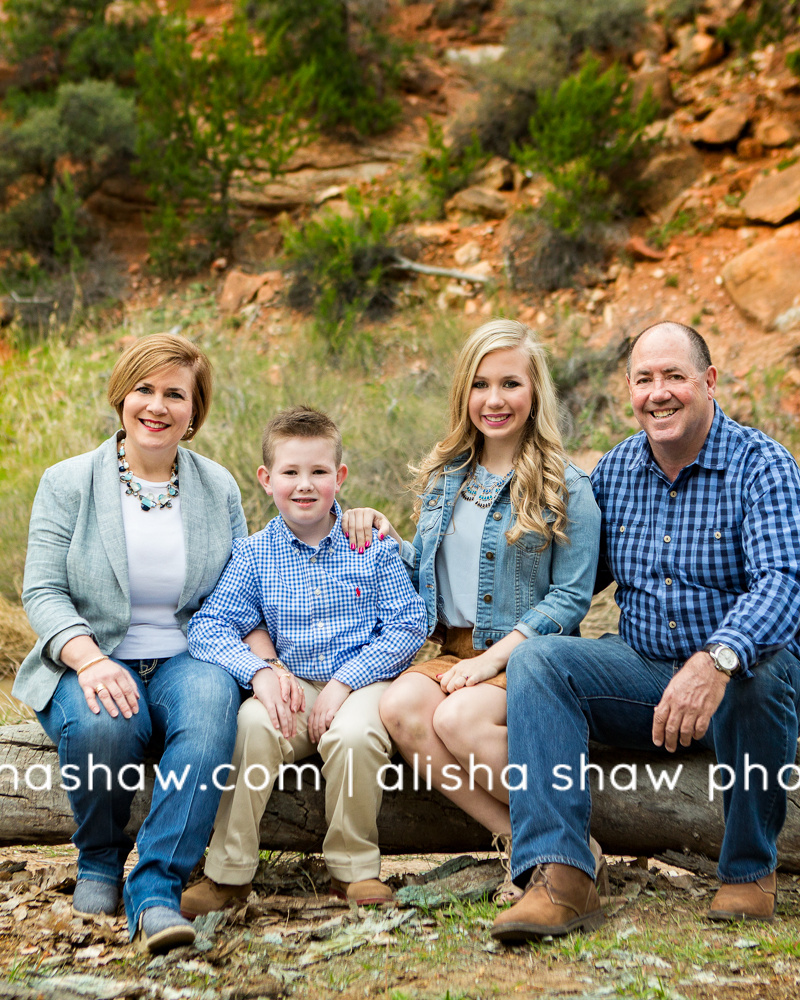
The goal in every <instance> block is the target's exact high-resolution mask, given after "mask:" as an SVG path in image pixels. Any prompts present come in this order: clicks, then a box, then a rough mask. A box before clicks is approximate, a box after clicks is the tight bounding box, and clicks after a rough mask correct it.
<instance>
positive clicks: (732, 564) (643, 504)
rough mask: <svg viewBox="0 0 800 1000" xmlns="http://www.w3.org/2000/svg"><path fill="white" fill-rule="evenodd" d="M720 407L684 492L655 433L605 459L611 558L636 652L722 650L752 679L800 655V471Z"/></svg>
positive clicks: (686, 472) (602, 485) (600, 480)
mask: <svg viewBox="0 0 800 1000" xmlns="http://www.w3.org/2000/svg"><path fill="white" fill-rule="evenodd" d="M714 410H715V412H714V420H713V423H712V425H711V429H710V431H709V433H708V437H707V438H706V441H705V444H704V445H703V448H702V450H701V451H700V454H699V455H698V456H697V458H696V460H695V461H694V462H693V463H692V464H691V465H689V466H687V467H686V468H685V469H682V470H681V472H680V474H679V475H678V477H677V479H676V480H675V482H674V483H670V482H669V481H668V479H667V477H666V476H665V474H664V473H663V472H662V471H661V469H660V468H659V466H658V465H657V464H656V462H655V459H654V458H653V454H652V452H651V450H650V445H649V443H648V441H647V437H646V436H645V433H644V431H640V432H639V433H638V434H636V435H635V436H634V437H632V438H629V439H628V440H627V441H623V442H622V443H621V444H619V445H617V447H616V448H614V449H612V450H611V451H610V452H609V453H608V454H607V455H605V456H604V457H603V458H602V459H601V460H600V462H599V463H598V465H597V468H596V469H595V471H594V473H593V474H592V485H593V487H594V492H595V497H596V499H597V503H598V505H599V507H600V510H601V512H602V515H603V530H602V536H601V555H600V559H601V566H602V561H603V557H604V554H605V557H606V559H607V561H608V566H609V568H610V570H611V573H612V575H613V578H614V580H616V582H617V593H616V599H617V603H618V604H619V606H620V609H621V612H622V613H621V617H620V635H621V637H622V638H623V639H624V640H625V642H627V643H628V645H629V646H631V647H633V648H634V649H635V650H637V651H638V652H640V653H643V654H644V655H645V656H649V657H652V658H654V659H660V660H671V659H677V660H682V661H685V660H687V659H688V658H689V657H690V656H691V655H692V654H693V653H696V652H697V651H698V650H699V649H702V647H703V646H704V645H706V643H709V642H721V643H724V644H725V645H726V646H730V648H731V649H733V650H734V652H735V653H736V654H737V656H738V657H739V661H740V662H741V664H742V666H743V670H744V673H745V674H748V673H749V672H750V668H751V667H752V666H753V665H754V664H755V663H757V662H758V661H759V660H761V659H764V658H765V657H767V656H769V655H770V654H771V653H774V652H776V651H777V650H779V649H783V648H786V649H788V650H789V652H790V653H793V654H794V655H795V656H797V657H799V658H800V641H798V627H800V471H799V470H798V467H797V463H796V462H795V460H794V459H793V458H792V456H791V455H790V454H789V453H788V452H787V451H786V450H785V449H784V448H783V447H782V446H781V445H779V444H778V443H777V442H775V441H773V440H772V439H771V438H769V437H767V436H766V435H765V434H763V433H762V432H761V431H757V430H753V429H752V428H749V427H742V426H741V425H740V424H737V423H736V422H735V421H733V420H731V419H730V418H729V417H726V416H725V414H724V413H723V412H722V410H721V409H720V408H719V406H717V404H716V403H715V404H714Z"/></svg>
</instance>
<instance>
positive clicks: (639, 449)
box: [628, 399, 728, 470]
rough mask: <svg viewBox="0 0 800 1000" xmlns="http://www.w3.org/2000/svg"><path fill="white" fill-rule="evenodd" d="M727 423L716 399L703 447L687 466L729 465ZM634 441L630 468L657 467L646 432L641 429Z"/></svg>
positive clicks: (714, 466)
mask: <svg viewBox="0 0 800 1000" xmlns="http://www.w3.org/2000/svg"><path fill="white" fill-rule="evenodd" d="M727 423H728V418H727V417H726V416H725V414H724V413H723V412H722V408H721V407H720V405H719V403H717V401H716V399H715V400H714V418H713V420H712V421H711V427H710V428H709V430H708V434H707V435H706V439H705V441H704V442H703V447H702V448H701V449H700V452H699V454H698V456H697V458H696V459H695V460H694V461H693V462H690V463H689V465H688V466H686V468H691V467H692V466H693V465H700V466H702V467H703V468H704V469H724V468H726V467H727V463H726V461H725V452H726V451H727V447H728V433H727V427H726V424H727ZM634 441H635V442H636V443H635V446H634V447H633V448H632V449H631V458H630V461H629V463H628V468H629V469H630V470H633V469H637V468H639V467H640V466H642V465H652V466H654V467H656V468H657V467H658V463H657V462H656V460H655V459H654V458H653V452H652V449H651V448H650V442H649V441H648V440H647V435H646V434H645V432H644V431H639V433H638V434H637V435H636V436H635V438H634Z"/></svg>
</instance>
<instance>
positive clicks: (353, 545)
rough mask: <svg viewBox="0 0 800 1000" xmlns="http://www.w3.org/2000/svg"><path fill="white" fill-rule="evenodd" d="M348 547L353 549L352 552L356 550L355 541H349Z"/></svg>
mask: <svg viewBox="0 0 800 1000" xmlns="http://www.w3.org/2000/svg"><path fill="white" fill-rule="evenodd" d="M350 548H351V549H352V550H353V552H355V550H356V543H355V542H350Z"/></svg>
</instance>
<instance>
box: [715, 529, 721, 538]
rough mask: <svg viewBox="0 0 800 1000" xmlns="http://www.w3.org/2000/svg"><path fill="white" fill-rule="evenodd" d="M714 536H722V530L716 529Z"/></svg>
mask: <svg viewBox="0 0 800 1000" xmlns="http://www.w3.org/2000/svg"><path fill="white" fill-rule="evenodd" d="M714 538H722V532H721V531H715V532H714Z"/></svg>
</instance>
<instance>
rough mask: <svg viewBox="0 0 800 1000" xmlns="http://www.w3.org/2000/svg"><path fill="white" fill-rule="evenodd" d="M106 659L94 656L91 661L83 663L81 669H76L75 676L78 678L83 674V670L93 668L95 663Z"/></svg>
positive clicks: (105, 657)
mask: <svg viewBox="0 0 800 1000" xmlns="http://www.w3.org/2000/svg"><path fill="white" fill-rule="evenodd" d="M107 659H108V657H107V656H96V657H95V658H94V659H93V660H89V662H88V663H84V665H83V666H82V667H78V669H77V670H76V671H75V676H76V677H80V675H81V674H82V673H83V672H84V670H88V669H89V667H93V666H94V665H95V664H96V663H100V661H101V660H107Z"/></svg>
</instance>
